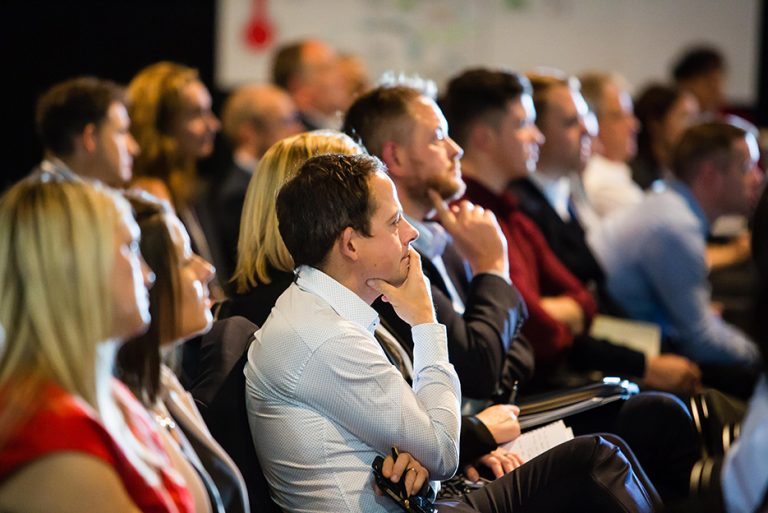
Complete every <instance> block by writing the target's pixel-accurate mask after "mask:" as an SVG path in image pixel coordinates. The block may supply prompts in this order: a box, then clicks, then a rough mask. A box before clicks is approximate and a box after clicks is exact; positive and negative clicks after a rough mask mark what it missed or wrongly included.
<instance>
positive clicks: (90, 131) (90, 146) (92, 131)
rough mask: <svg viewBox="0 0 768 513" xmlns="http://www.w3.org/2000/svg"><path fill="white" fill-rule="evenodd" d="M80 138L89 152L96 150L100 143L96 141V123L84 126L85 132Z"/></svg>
mask: <svg viewBox="0 0 768 513" xmlns="http://www.w3.org/2000/svg"><path fill="white" fill-rule="evenodd" d="M78 139H79V140H80V142H81V144H82V147H83V149H84V150H85V151H86V152H87V153H94V152H95V151H96V146H98V143H97V142H96V125H95V124H94V123H88V124H87V125H85V128H83V132H82V133H81V134H80V137H78Z"/></svg>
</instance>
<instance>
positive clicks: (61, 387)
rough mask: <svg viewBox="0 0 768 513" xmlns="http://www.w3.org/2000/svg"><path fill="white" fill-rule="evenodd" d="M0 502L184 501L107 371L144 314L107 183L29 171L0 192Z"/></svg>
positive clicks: (131, 241)
mask: <svg viewBox="0 0 768 513" xmlns="http://www.w3.org/2000/svg"><path fill="white" fill-rule="evenodd" d="M0 227H1V228H0V229H1V230H2V232H3V233H4V234H5V235H4V236H3V237H2V239H0V274H2V278H0V281H2V283H3V287H2V295H3V297H2V305H3V307H2V308H0V325H2V326H4V327H5V329H6V330H7V335H8V338H7V342H6V347H5V350H4V352H3V354H2V356H1V357H0V402H1V403H2V407H0V509H2V510H3V511H30V512H31V511H89V512H126V513H127V512H130V513H137V512H138V511H156V512H168V513H171V512H174V513H175V512H192V511H194V504H193V503H192V498H191V496H190V493H189V491H188V490H187V489H186V487H185V485H184V481H183V480H181V478H180V476H179V475H178V474H177V473H175V472H174V471H173V470H171V469H170V468H169V459H168V455H167V454H166V453H165V452H164V451H163V450H162V447H161V446H160V445H159V442H158V440H157V436H158V434H157V433H156V432H154V431H153V430H152V429H151V421H150V419H149V416H148V415H147V413H146V411H144V410H143V408H142V407H141V406H140V405H139V404H138V402H137V401H136V398H134V397H133V396H132V395H131V394H130V392H128V391H127V390H126V389H125V387H124V386H122V385H121V384H119V383H117V382H115V381H114V380H113V378H112V375H111V371H112V366H113V363H114V356H115V353H116V351H117V348H118V347H119V345H120V344H121V343H122V342H123V341H124V340H125V339H127V338H129V337H132V336H135V335H136V334H138V333H140V332H142V331H143V330H145V329H146V327H147V325H148V323H149V304H148V301H147V286H148V285H150V284H151V283H152V279H153V278H152V273H151V272H150V271H149V269H148V268H147V266H146V265H145V264H144V262H143V260H142V259H141V255H140V253H139V249H138V239H139V229H138V227H137V226H136V223H135V222H134V220H133V217H132V216H131V211H130V207H129V205H128V203H127V202H126V201H125V200H123V199H122V198H121V197H119V196H118V195H117V194H116V193H114V192H111V191H109V190H107V189H104V188H101V187H99V186H94V185H89V184H86V183H83V182H80V181H64V182H62V181H61V179H57V178H55V177H48V178H46V179H44V180H42V181H39V180H33V179H28V180H24V181H22V182H20V183H18V184H16V185H15V186H14V187H12V188H11V189H10V190H9V191H8V192H7V193H6V194H5V195H4V196H3V198H2V200H0Z"/></svg>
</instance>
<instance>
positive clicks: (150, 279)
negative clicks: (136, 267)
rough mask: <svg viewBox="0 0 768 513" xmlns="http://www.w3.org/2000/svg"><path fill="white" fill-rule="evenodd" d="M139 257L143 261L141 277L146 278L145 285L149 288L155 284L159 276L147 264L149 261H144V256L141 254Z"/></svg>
mask: <svg viewBox="0 0 768 513" xmlns="http://www.w3.org/2000/svg"><path fill="white" fill-rule="evenodd" d="M139 259H140V261H141V277H142V278H143V279H144V286H145V287H146V288H147V290H149V289H151V288H152V286H153V285H154V284H155V279H156V278H157V277H156V276H155V273H154V272H153V271H152V269H150V267H149V266H148V265H147V262H145V261H144V257H142V256H140V257H139Z"/></svg>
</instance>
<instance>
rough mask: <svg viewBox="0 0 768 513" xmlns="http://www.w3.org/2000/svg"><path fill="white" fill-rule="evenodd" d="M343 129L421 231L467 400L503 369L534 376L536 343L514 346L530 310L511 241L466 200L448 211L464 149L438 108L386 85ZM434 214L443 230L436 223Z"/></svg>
mask: <svg viewBox="0 0 768 513" xmlns="http://www.w3.org/2000/svg"><path fill="white" fill-rule="evenodd" d="M344 130H345V131H346V132H347V133H348V134H350V135H352V136H353V137H357V138H359V141H360V142H361V143H362V144H363V145H364V146H365V147H366V148H367V149H368V151H369V152H370V153H371V154H373V155H376V156H377V157H379V158H380V159H381V160H382V161H383V162H384V163H385V164H386V166H387V169H388V170H389V175H390V177H391V178H392V180H393V182H394V183H395V186H396V187H397V194H398V197H399V199H400V202H401V204H402V206H403V211H404V213H405V216H406V218H407V219H408V221H409V222H410V223H411V224H412V225H413V226H414V227H416V229H417V230H418V232H419V238H418V239H417V240H416V241H415V242H414V244H413V246H414V248H415V249H416V250H417V251H419V253H420V254H421V255H422V262H423V268H424V273H425V274H426V275H427V276H428V277H429V279H430V280H431V282H432V295H433V298H434V301H435V306H436V311H437V318H438V321H439V322H440V323H442V324H445V325H446V327H447V329H448V350H449V353H450V359H451V363H453V365H454V366H455V368H456V371H457V374H458V375H459V379H460V381H461V387H462V397H464V398H472V399H489V398H491V397H493V396H494V395H496V394H497V393H498V392H499V389H500V385H501V378H502V375H503V373H502V367H505V368H506V369H507V371H508V372H507V375H509V374H514V375H515V377H514V379H524V378H526V377H529V375H530V373H531V371H532V368H531V366H532V363H531V362H532V358H531V352H530V347H529V346H527V345H523V343H521V342H519V341H517V340H515V336H516V333H517V330H518V328H519V325H520V323H521V322H522V320H523V319H524V317H525V307H524V304H523V302H522V300H521V299H520V296H519V294H518V292H517V290H516V289H515V288H514V287H513V286H512V284H511V282H510V279H509V270H508V260H507V249H506V242H505V240H504V238H503V237H502V235H501V232H500V228H499V225H498V223H497V222H496V218H495V217H494V216H493V214H492V213H490V212H489V211H486V210H484V209H482V208H476V207H474V206H473V205H472V204H470V203H467V202H462V203H459V204H457V205H456V206H455V207H453V208H451V209H449V208H447V206H446V203H445V202H446V201H448V200H452V199H454V198H459V197H461V195H462V194H463V191H464V182H463V181H462V179H461V171H460V164H459V159H460V158H461V155H462V150H461V148H460V147H459V146H458V145H457V144H456V143H455V142H454V141H453V140H452V139H451V138H450V137H448V127H447V124H446V122H445V118H444V117H443V114H442V112H441V111H440V109H439V108H438V107H437V105H436V104H435V102H434V101H433V100H432V99H431V98H430V97H429V96H426V95H425V94H423V93H422V92H421V91H420V90H419V89H416V88H413V87H409V86H401V85H395V86H382V87H379V88H377V89H375V90H373V91H371V92H370V93H368V94H365V95H363V96H362V97H360V98H359V99H358V100H357V101H356V102H355V103H354V104H353V105H352V107H351V108H350V109H349V111H348V112H347V116H346V119H345V121H344ZM436 213H437V215H438V216H439V219H440V221H441V224H440V225H438V224H437V223H434V222H431V221H429V219H431V217H432V216H433V215H435V214H436ZM379 309H380V310H379V312H380V314H381V317H382V320H383V322H385V323H387V324H388V326H389V327H390V329H391V330H392V331H394V332H396V333H397V334H398V335H399V336H400V338H401V339H403V340H406V341H407V342H406V343H405V346H406V350H410V349H411V344H412V343H411V342H410V333H409V330H407V329H405V327H404V326H403V325H402V323H400V322H399V320H398V319H397V318H396V316H393V315H391V310H390V309H388V308H386V305H383V304H380V305H379ZM510 350H511V351H512V353H511V354H509V355H508V354H507V353H508V352H509V351H510ZM505 358H506V360H507V363H506V364H505Z"/></svg>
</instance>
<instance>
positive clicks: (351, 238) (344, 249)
mask: <svg viewBox="0 0 768 513" xmlns="http://www.w3.org/2000/svg"><path fill="white" fill-rule="evenodd" d="M359 237H360V235H359V234H358V233H357V232H356V231H355V229H354V228H352V227H351V226H347V227H346V228H344V231H343V232H341V235H339V239H338V241H337V242H336V243H337V244H338V245H339V252H340V253H341V256H342V257H344V258H346V259H347V260H350V261H352V262H356V261H357V260H358V259H359V258H360V252H359V248H358V246H357V241H358V238H359Z"/></svg>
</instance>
